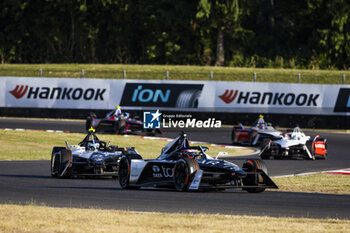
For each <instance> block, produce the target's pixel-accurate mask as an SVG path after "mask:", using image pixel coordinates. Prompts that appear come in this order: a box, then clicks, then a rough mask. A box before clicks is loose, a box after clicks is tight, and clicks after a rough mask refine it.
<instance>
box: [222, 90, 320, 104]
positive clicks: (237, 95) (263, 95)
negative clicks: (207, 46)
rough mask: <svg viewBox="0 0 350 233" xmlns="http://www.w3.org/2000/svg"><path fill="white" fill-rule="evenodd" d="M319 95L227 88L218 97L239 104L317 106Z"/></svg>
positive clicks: (226, 101)
mask: <svg viewBox="0 0 350 233" xmlns="http://www.w3.org/2000/svg"><path fill="white" fill-rule="evenodd" d="M319 96H320V95H319V94H310V93H300V94H295V93H284V92H257V91H253V92H250V91H246V92H244V91H239V90H232V89H231V90H229V89H226V90H225V92H224V93H223V94H222V95H219V96H218V97H219V98H220V99H221V100H222V101H223V102H225V103H226V104H230V103H232V102H234V101H236V102H235V103H237V104H259V105H262V104H268V105H287V106H289V105H297V106H317V99H318V97H319Z"/></svg>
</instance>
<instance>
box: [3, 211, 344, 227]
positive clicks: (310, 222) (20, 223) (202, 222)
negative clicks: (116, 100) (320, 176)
mask: <svg viewBox="0 0 350 233" xmlns="http://www.w3.org/2000/svg"><path fill="white" fill-rule="evenodd" d="M0 212H1V214H0V232H146V231H147V232H293V233H294V232H350V220H339V219H307V218H274V217H252V216H240V215H213V214H211V215H210V214H164V213H139V212H128V211H117V210H100V209H74V208H52V207H45V206H35V205H29V206H19V205H0ZM43 216H45V217H43ZM209 219H210V221H208V220H209ZM146 229H147V230H146Z"/></svg>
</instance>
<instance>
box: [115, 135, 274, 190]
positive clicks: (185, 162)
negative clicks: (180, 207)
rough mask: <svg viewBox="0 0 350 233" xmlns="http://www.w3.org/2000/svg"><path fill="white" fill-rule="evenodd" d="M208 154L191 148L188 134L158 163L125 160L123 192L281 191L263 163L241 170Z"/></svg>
mask: <svg viewBox="0 0 350 233" xmlns="http://www.w3.org/2000/svg"><path fill="white" fill-rule="evenodd" d="M206 150H208V148H207V147H203V146H190V145H189V142H188V139H187V136H186V134H185V133H182V134H181V136H179V137H178V138H176V139H174V140H173V141H172V142H171V143H169V144H168V145H166V146H165V147H164V148H163V149H162V153H161V155H160V156H159V157H158V158H157V159H152V160H143V159H141V158H138V159H132V158H130V157H129V156H127V155H126V156H122V158H121V160H120V163H119V183H120V186H121V187H122V188H123V189H138V188H140V187H143V186H155V187H159V188H175V189H176V190H178V191H187V190H206V189H216V190H223V189H226V188H239V189H242V190H246V191H247V192H250V193H259V192H263V191H264V190H265V189H266V188H278V187H277V185H276V184H275V183H274V182H273V181H272V180H271V179H270V177H269V176H268V174H267V168H266V166H265V164H264V162H263V161H262V160H260V159H248V160H246V161H245V162H244V164H243V166H242V168H240V167H239V166H237V165H236V164H233V163H230V162H227V161H224V160H220V159H214V158H212V157H210V156H209V155H207V154H206Z"/></svg>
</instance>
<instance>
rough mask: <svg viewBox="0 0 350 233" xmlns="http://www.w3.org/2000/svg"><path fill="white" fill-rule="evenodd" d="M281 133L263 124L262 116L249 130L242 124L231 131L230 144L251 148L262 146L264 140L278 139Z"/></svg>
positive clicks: (267, 124) (265, 123) (268, 124)
mask: <svg viewBox="0 0 350 233" xmlns="http://www.w3.org/2000/svg"><path fill="white" fill-rule="evenodd" d="M281 135H282V131H280V130H276V129H275V128H274V127H273V126H272V125H271V123H267V122H265V120H264V118H263V116H262V115H260V116H259V119H258V120H257V121H256V122H255V123H254V124H253V126H252V127H251V128H244V127H243V125H242V124H240V126H239V127H233V129H232V135H231V138H232V143H233V144H245V145H252V146H262V145H263V144H264V141H266V139H271V140H274V139H278V138H280V136H281Z"/></svg>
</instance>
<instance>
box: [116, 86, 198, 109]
mask: <svg viewBox="0 0 350 233" xmlns="http://www.w3.org/2000/svg"><path fill="white" fill-rule="evenodd" d="M202 88H203V85H202V84H171V83H166V84H164V83H154V84H153V83H127V84H126V85H125V88H124V92H123V96H122V100H121V102H120V105H122V106H149V107H155V106H156V107H176V108H197V107H198V99H199V97H200V94H201V92H202Z"/></svg>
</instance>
